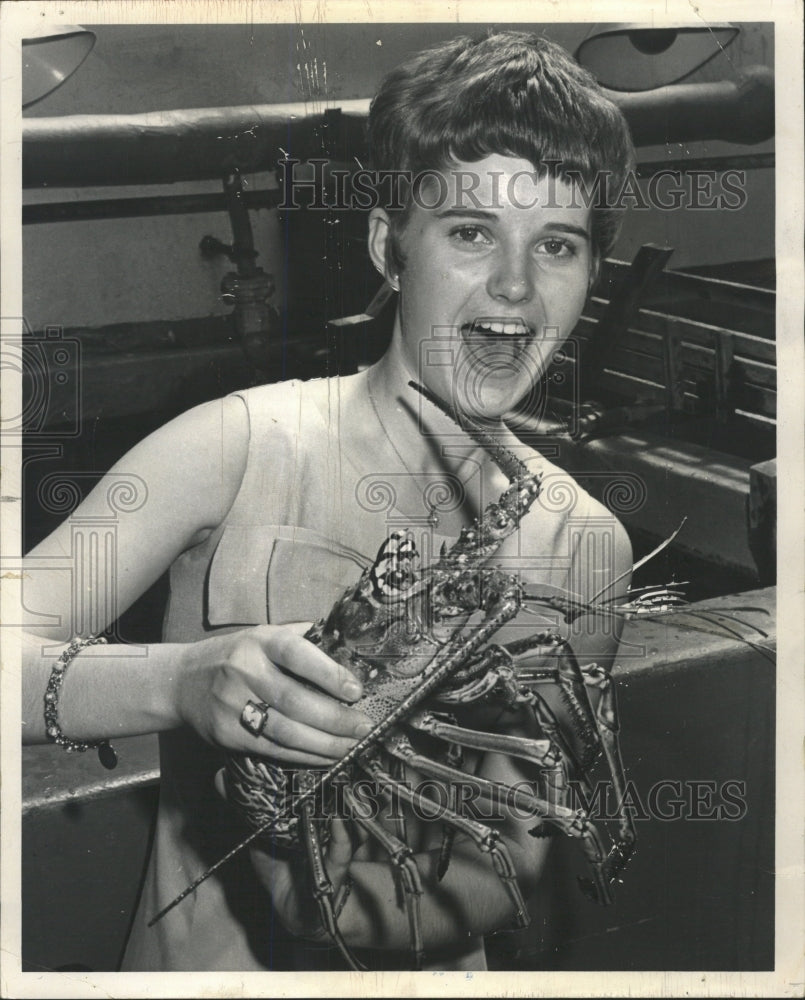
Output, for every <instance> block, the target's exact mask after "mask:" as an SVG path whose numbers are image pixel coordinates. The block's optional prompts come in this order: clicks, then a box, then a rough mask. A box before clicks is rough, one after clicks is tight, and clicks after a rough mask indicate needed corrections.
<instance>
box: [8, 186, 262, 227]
mask: <svg viewBox="0 0 805 1000" xmlns="http://www.w3.org/2000/svg"><path fill="white" fill-rule="evenodd" d="M243 200H244V202H245V205H246V208H248V209H257V208H275V207H276V206H277V205H278V204H279V203H280V202H281V201H282V192H281V191H279V190H269V191H249V192H247V193H245V194H244V195H243ZM226 210H227V200H226V196H225V195H223V194H182V195H176V194H169V195H161V196H158V197H150V198H92V199H87V200H86V201H44V202H40V203H39V204H36V205H23V206H22V223H23V225H32V224H35V223H42V222H77V221H85V220H88V219H89V220H92V219H132V218H136V217H138V216H148V215H188V214H191V213H206V212H226Z"/></svg>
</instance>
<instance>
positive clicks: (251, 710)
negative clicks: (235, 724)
mask: <svg viewBox="0 0 805 1000" xmlns="http://www.w3.org/2000/svg"><path fill="white" fill-rule="evenodd" d="M270 711H271V706H270V705H267V704H266V703H265V702H264V701H252V700H251V699H249V701H247V702H246V704H245V705H244V706H243V711H242V712H241V713H240V724H241V726H243V728H244V729H245V730H246V732H247V733H251V735H252V736H262V734H263V730H264V729H265V728H266V723H267V722H268V713H269V712H270Z"/></svg>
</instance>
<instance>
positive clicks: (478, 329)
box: [469, 320, 531, 337]
mask: <svg viewBox="0 0 805 1000" xmlns="http://www.w3.org/2000/svg"><path fill="white" fill-rule="evenodd" d="M469 329H470V330H471V331H472V332H473V333H495V334H498V335H505V336H508V337H518V336H519V337H527V336H530V334H531V330H530V329H529V328H528V327H527V326H526V325H525V323H519V322H516V321H515V322H509V323H506V322H503V320H476V322H474V323H472V324H471V325H470V327H469Z"/></svg>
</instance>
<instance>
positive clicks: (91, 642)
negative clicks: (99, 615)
mask: <svg viewBox="0 0 805 1000" xmlns="http://www.w3.org/2000/svg"><path fill="white" fill-rule="evenodd" d="M100 642H106V639H105V638H104V637H103V636H102V635H99V636H94V635H90V636H87V638H86V639H82V638H81V637H80V636H76V637H75V638H74V639H71V640H70V645H69V646H68V647H67V648H66V649H65V650H64V652H63V653H62V654H61V656H60V657H59V658H58V660H56V662H55V663H54V664H53V670H52V671H51V672H50V680H49V681H48V686H47V688H46V690H45V735H46V736H47V738H48V739H49V740H50V742H51V743H58V744H59V746H63V747H64V749H65V750H66V751H67V752H68V753H74V752H75V751H78V752H79V753H84V751H85V750H91V749H96V748H97V750H98V760H100V762H101V764H103V766H104V767H105V768H106V769H107V770H108V771H111V770H112V768H114V767H116V766H117V754H116V753H115V749H114V747H113V746H112V744H111V743H110V742H109V740H94V741H84V740H71V739H69V737H67V736H65V735H64V733H63V732H62V731H61V726H60V725H59V692H60V691H61V686H62V683H63V682H64V675H65V674H66V673H67V668H68V667H69V665H70V664H71V663H72V662H73V660H74V659H75V658H76V656H78V654H79V653H80V652H81V650H82V649H85V648H86V647H87V646H95V645H96V644H97V643H100Z"/></svg>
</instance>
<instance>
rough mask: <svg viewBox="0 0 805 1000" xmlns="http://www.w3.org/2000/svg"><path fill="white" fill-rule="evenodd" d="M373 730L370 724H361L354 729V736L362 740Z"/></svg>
mask: <svg viewBox="0 0 805 1000" xmlns="http://www.w3.org/2000/svg"><path fill="white" fill-rule="evenodd" d="M373 729H374V726H373V725H372V723H371V722H362V723H361V724H360V725H359V726H356V727H355V735H356V736H359V737H361V738H363V737H364V736H368V735H369V733H371V731H372V730H373Z"/></svg>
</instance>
